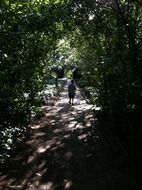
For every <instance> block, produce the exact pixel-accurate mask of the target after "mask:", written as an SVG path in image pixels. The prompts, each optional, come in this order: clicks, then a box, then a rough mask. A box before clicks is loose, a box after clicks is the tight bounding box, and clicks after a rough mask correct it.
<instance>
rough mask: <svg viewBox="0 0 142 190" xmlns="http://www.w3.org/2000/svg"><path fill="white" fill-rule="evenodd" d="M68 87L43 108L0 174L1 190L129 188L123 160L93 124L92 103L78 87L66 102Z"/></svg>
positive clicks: (124, 189) (129, 178)
mask: <svg viewBox="0 0 142 190" xmlns="http://www.w3.org/2000/svg"><path fill="white" fill-rule="evenodd" d="M66 87H67V86H65V90H64V91H63V92H62V93H61V97H60V98H59V100H58V101H57V102H56V104H55V105H54V106H52V107H49V106H45V107H43V110H44V113H45V116H44V117H43V118H41V120H40V121H38V122H37V123H36V124H34V125H32V126H31V127H32V129H33V133H32V136H31V137H30V138H29V139H28V140H27V141H26V142H24V143H23V144H21V145H20V146H19V149H18V154H17V155H16V156H15V157H13V158H12V159H11V161H10V163H9V165H8V168H5V171H3V172H1V176H0V189H1V190H10V189H25V190H107V189H108V190H111V189H112V190H127V189H129V190H130V189H131V188H130V187H132V186H131V177H130V176H129V175H128V171H127V170H126V169H125V168H124V166H125V164H126V163H125V161H124V159H122V156H121V154H119V153H118V151H115V150H114V149H113V148H112V147H111V146H110V145H109V143H106V142H105V140H104V138H103V136H102V134H101V133H100V132H99V131H98V129H97V128H96V125H95V119H94V116H93V112H92V111H91V108H92V106H91V105H88V104H86V102H85V100H84V99H83V98H82V96H81V95H80V92H79V90H77V96H76V99H75V105H74V106H71V105H69V104H68V97H67V88H66ZM115 157H118V159H117V162H116V160H115V159H114V158H115ZM118 160H119V161H118Z"/></svg>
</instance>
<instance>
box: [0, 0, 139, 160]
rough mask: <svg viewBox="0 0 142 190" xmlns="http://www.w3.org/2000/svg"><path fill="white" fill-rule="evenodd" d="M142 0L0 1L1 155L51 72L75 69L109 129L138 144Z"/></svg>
mask: <svg viewBox="0 0 142 190" xmlns="http://www.w3.org/2000/svg"><path fill="white" fill-rule="evenodd" d="M141 5H142V4H141V0H98V1H97V0H27V1H26V0H16V1H15V0H2V1H1V2H0V128H1V129H0V160H1V161H2V162H3V161H4V159H5V158H7V157H8V156H9V151H10V150H11V149H12V147H13V144H14V143H15V142H16V141H17V140H19V138H20V137H21V134H22V135H23V134H24V133H26V132H27V130H28V128H27V124H28V123H29V122H30V120H31V117H32V114H33V113H36V111H37V108H38V107H40V101H39V96H38V94H39V92H41V91H42V90H44V89H45V87H46V85H47V81H48V80H49V79H50V78H51V77H55V78H56V77H59V78H60V77H64V76H66V75H67V73H68V72H69V71H70V70H73V69H74V68H78V70H79V72H80V74H81V79H80V80H79V81H78V84H79V85H80V87H82V88H87V89H90V91H91V90H92V91H91V92H92V93H91V96H90V99H91V102H92V103H93V104H94V105H96V106H97V107H100V108H101V109H100V110H101V117H102V118H103V119H104V120H106V121H107V122H108V123H109V125H108V127H110V128H111V130H113V131H114V133H117V135H118V136H119V137H120V138H123V139H125V141H126V143H127V145H129V146H133V147H134V149H136V150H137V149H139V145H140V138H141V134H142V131H141V130H142V129H141V114H142V66H141V63H142V53H141V52H142V43H141V42H142V41H141V39H142V6H141Z"/></svg>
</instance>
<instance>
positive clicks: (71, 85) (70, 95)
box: [68, 80, 76, 105]
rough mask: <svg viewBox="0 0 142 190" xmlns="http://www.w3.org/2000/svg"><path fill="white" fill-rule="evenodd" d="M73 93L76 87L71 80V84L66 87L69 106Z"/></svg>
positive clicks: (72, 99)
mask: <svg viewBox="0 0 142 190" xmlns="http://www.w3.org/2000/svg"><path fill="white" fill-rule="evenodd" d="M75 91H76V86H75V84H74V80H71V83H70V84H69V86H68V95H69V104H71V103H72V105H73V101H74V96H75Z"/></svg>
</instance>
